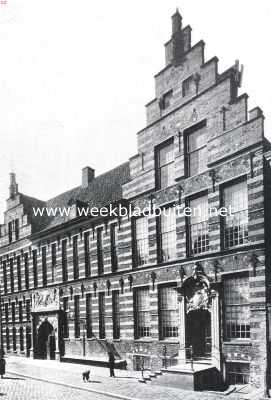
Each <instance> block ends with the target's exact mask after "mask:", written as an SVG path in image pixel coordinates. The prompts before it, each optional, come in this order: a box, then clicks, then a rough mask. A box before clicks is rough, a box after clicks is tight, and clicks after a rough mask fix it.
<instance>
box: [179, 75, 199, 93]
mask: <svg viewBox="0 0 271 400" xmlns="http://www.w3.org/2000/svg"><path fill="white" fill-rule="evenodd" d="M195 89H196V85H195V80H194V77H193V76H189V77H188V78H187V79H185V80H184V81H183V83H182V92H183V97H185V96H188V95H191V94H195Z"/></svg>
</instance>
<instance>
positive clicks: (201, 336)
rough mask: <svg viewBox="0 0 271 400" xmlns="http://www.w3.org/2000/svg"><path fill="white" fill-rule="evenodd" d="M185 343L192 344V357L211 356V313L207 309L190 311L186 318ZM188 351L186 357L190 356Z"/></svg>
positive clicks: (187, 345) (188, 345)
mask: <svg viewBox="0 0 271 400" xmlns="http://www.w3.org/2000/svg"><path fill="white" fill-rule="evenodd" d="M186 324H187V325H186V326H187V343H186V347H190V346H192V348H193V357H194V358H207V357H210V356H211V346H212V343H211V315H210V312H209V311H207V310H195V311H190V312H189V313H188V315H187V319H186ZM189 353H190V352H189V351H188V354H187V355H188V357H190V354H189Z"/></svg>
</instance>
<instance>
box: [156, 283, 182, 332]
mask: <svg viewBox="0 0 271 400" xmlns="http://www.w3.org/2000/svg"><path fill="white" fill-rule="evenodd" d="M158 293H159V294H158V298H159V328H160V329H159V332H160V339H166V338H172V337H178V325H179V323H178V321H179V312H178V301H177V292H176V290H175V289H174V287H173V286H162V287H160V288H159V292H158Z"/></svg>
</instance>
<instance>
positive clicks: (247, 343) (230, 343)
mask: <svg viewBox="0 0 271 400" xmlns="http://www.w3.org/2000/svg"><path fill="white" fill-rule="evenodd" d="M224 344H225V345H228V346H237V345H239V346H240V345H242V346H251V345H252V343H251V340H249V339H235V340H230V341H225V342H223V345H224Z"/></svg>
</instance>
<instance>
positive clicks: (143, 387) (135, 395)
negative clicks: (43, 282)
mask: <svg viewBox="0 0 271 400" xmlns="http://www.w3.org/2000/svg"><path fill="white" fill-rule="evenodd" d="M86 369H89V367H88V366H85V365H80V364H68V363H58V362H55V361H44V360H30V359H23V358H18V357H10V358H7V375H6V379H3V380H2V381H0V383H1V395H2V396H3V397H4V396H6V398H7V399H12V400H15V399H27V400H29V399H33V400H34V399H39V400H45V399H46V400H54V399H71V400H73V399H75V398H76V399H77V400H81V399H82V400H84V399H89V398H90V397H91V399H92V400H96V399H99V400H104V399H105V400H107V399H113V398H119V399H127V398H128V399H133V400H136V399H139V400H141V399H142V400H151V399H152V400H165V399H167V400H181V399H182V400H197V399H201V400H217V399H218V400H219V399H222V398H224V399H225V396H224V395H222V394H221V395H220V394H218V393H207V392H204V393H199V392H191V391H186V390H178V389H173V388H168V387H162V386H158V385H151V384H150V383H147V384H140V383H139V382H138V380H137V378H138V377H139V373H137V372H133V371H132V372H131V371H121V370H116V378H115V379H114V378H109V377H108V369H107V368H99V367H90V369H91V382H89V383H83V382H82V378H81V373H82V372H83V371H84V370H86ZM32 378H33V379H32ZM105 394H106V395H105ZM242 398H243V397H242V396H240V395H238V394H237V393H232V394H230V395H228V396H227V399H230V400H240V399H242Z"/></svg>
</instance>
